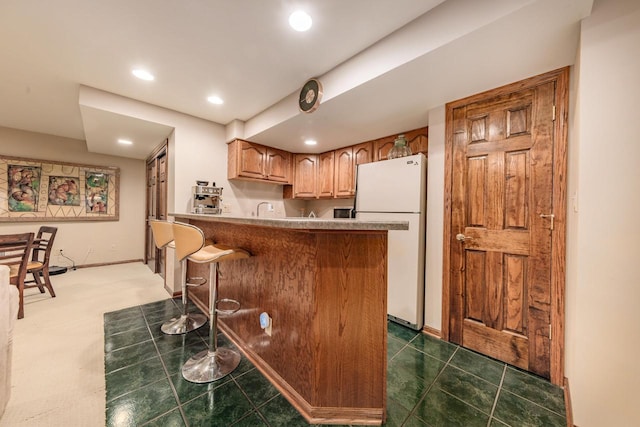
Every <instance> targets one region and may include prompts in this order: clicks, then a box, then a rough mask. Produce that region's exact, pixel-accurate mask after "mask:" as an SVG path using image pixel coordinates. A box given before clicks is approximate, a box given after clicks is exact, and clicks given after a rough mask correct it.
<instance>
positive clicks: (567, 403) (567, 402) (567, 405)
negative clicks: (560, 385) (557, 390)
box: [564, 377, 577, 427]
mask: <svg viewBox="0 0 640 427" xmlns="http://www.w3.org/2000/svg"><path fill="white" fill-rule="evenodd" d="M564 411H565V416H566V417H567V427H577V426H576V425H575V424H573V409H572V407H571V392H570V391H569V378H567V377H564Z"/></svg>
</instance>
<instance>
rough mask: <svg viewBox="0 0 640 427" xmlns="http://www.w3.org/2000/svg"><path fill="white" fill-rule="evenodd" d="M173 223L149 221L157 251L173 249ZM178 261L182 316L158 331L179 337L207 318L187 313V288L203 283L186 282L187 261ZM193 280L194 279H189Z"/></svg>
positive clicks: (184, 259)
mask: <svg viewBox="0 0 640 427" xmlns="http://www.w3.org/2000/svg"><path fill="white" fill-rule="evenodd" d="M172 224H173V223H171V222H168V221H160V220H155V219H150V220H149V225H150V226H151V230H152V231H153V241H154V243H155V244H156V247H157V248H158V249H164V248H165V247H175V242H174V240H173V225H172ZM178 258H179V260H180V274H181V277H180V283H181V285H182V307H183V308H182V314H181V315H180V317H174V318H172V319H171V320H168V321H166V322H165V323H163V324H162V326H161V327H160V330H161V331H162V332H163V333H165V334H167V335H181V334H186V333H187V332H191V331H194V330H196V329H198V328H200V327H201V326H202V325H204V324H205V323H206V321H207V317H206V316H205V315H204V314H200V313H189V295H188V286H200V285H202V284H204V283H205V281H204V279H200V278H195V280H198V279H200V280H198V281H197V282H193V283H188V281H187V259H186V256H181V257H178ZM191 280H194V279H191Z"/></svg>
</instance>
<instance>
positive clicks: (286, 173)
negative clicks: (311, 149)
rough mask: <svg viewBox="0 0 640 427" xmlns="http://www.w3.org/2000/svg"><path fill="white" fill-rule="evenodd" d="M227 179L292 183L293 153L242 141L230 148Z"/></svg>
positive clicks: (237, 141)
mask: <svg viewBox="0 0 640 427" xmlns="http://www.w3.org/2000/svg"><path fill="white" fill-rule="evenodd" d="M227 154H228V162H227V178H229V179H244V180H250V181H262V182H274V183H278V184H290V183H291V153H289V152H287V151H283V150H278V149H276V148H271V147H266V146H264V145H260V144H254V143H253V142H248V141H243V140H241V139H236V140H233V141H231V142H230V143H229V146H228V151H227Z"/></svg>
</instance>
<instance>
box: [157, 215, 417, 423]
mask: <svg viewBox="0 0 640 427" xmlns="http://www.w3.org/2000/svg"><path fill="white" fill-rule="evenodd" d="M170 215H171V216H173V217H175V219H176V221H181V222H189V223H191V224H193V225H196V226H197V227H199V228H201V229H202V230H203V231H204V233H205V237H207V238H208V239H212V240H213V241H214V242H216V243H224V244H227V245H231V246H236V247H241V248H243V249H246V250H248V251H249V252H250V253H251V255H252V256H251V257H250V258H248V259H244V260H238V261H231V262H226V263H222V264H220V267H219V268H220V280H219V289H220V296H221V298H233V299H236V300H238V301H240V304H241V309H240V310H239V311H237V312H236V313H234V314H232V315H227V316H221V317H220V328H221V329H222V331H223V332H224V333H225V334H226V335H227V336H228V337H229V338H230V339H231V341H233V342H234V343H235V344H236V345H237V346H238V347H239V348H240V350H241V351H242V352H243V353H244V355H245V356H246V357H247V359H249V360H250V361H251V362H252V363H253V364H254V365H255V366H256V367H257V368H258V369H259V370H260V371H261V372H262V373H263V374H264V375H265V377H266V378H268V379H269V380H270V381H271V383H272V384H273V385H274V386H275V387H276V388H277V389H278V390H279V391H280V392H281V393H282V395H283V396H284V397H286V398H287V399H288V400H289V401H290V402H291V403H292V405H293V406H294V407H296V409H298V411H299V412H300V413H301V414H302V415H303V416H304V417H305V418H306V419H307V421H309V422H311V423H321V424H370V425H376V424H377V425H379V424H381V423H382V422H383V421H384V419H385V416H386V368H387V366H386V358H387V325H386V324H387V315H386V313H387V310H386V292H387V232H388V230H406V229H407V228H408V223H406V222H380V221H360V220H350V219H330V220H324V219H309V218H255V217H253V218H245V217H235V216H225V215H201V214H182V213H172V214H170ZM207 272H208V266H207V265H200V264H193V263H189V267H188V275H189V276H203V277H207ZM189 295H190V296H191V297H192V298H193V300H194V303H195V304H196V305H197V306H198V307H200V308H201V309H202V310H203V311H205V312H206V307H207V306H208V299H209V295H208V288H207V287H206V286H201V287H198V288H194V289H193V290H191V291H190V293H189ZM263 312H265V313H267V314H268V315H269V316H270V317H271V319H272V329H271V331H270V334H268V333H267V332H268V331H265V330H263V329H261V327H260V322H259V316H260V313H263Z"/></svg>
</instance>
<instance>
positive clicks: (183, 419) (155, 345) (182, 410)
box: [140, 298, 189, 427]
mask: <svg viewBox="0 0 640 427" xmlns="http://www.w3.org/2000/svg"><path fill="white" fill-rule="evenodd" d="M171 301H172V302H173V304H174V305H175V306H176V307H177V304H176V302H175V301H174V300H173V298H171ZM140 311H141V312H142V317H143V318H144V323H145V324H146V325H147V330H148V331H149V335H151V341H152V342H153V346H154V348H155V349H156V353H158V358H159V359H160V364H161V365H162V370H163V371H164V374H165V376H166V377H167V381H169V387H171V392H172V393H173V397H174V398H175V399H176V403H177V405H178V411H180V416H181V417H182V421H184V424H185V426H186V427H189V420H187V416H186V415H185V413H184V409H182V402H181V401H180V396H178V391H177V390H176V387H175V386H174V385H173V381H171V375H169V370H168V369H167V365H165V363H164V360H163V359H162V354H161V353H160V350H159V349H158V345H157V344H156V337H155V336H154V335H153V332H152V331H151V326H150V325H149V322H148V321H147V316H146V314H145V312H144V310H142V306H140ZM172 410H173V409H172ZM168 412H171V411H168ZM168 412H167V413H168ZM149 421H151V420H149Z"/></svg>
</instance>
